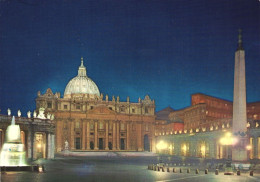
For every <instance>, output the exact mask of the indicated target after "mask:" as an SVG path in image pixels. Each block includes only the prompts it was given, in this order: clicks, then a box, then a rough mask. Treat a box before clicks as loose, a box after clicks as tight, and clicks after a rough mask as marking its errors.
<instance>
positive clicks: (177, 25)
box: [0, 0, 260, 116]
mask: <svg viewBox="0 0 260 182" xmlns="http://www.w3.org/2000/svg"><path fill="white" fill-rule="evenodd" d="M239 28H241V29H242V30H243V46H244V49H245V52H246V77H247V78H246V79H247V101H248V102H255V101H260V73H259V72H260V2H259V0H210V1H209V0H169V1H166V0H157V1H152V0H149V1H148V0H146V1H141V0H136V1H135V0H132V1H123V0H122V1H121V0H113V1H95V0H93V1H87V0H82V1H79V0H77V1H75V0H63V1H56V0H0V109H1V110H2V111H1V113H2V114H6V113H7V108H11V110H12V114H14V115H17V110H18V109H21V111H22V115H23V116H25V115H26V113H25V112H27V111H28V110H31V111H33V110H34V109H35V98H36V96H37V91H38V90H40V91H41V93H43V92H45V91H46V89H47V88H49V87H50V88H51V89H52V90H53V91H54V92H60V93H61V95H62V96H63V93H64V89H65V87H66V84H67V83H68V82H69V80H70V79H71V78H73V77H75V76H76V75H77V70H78V67H79V65H80V58H81V57H84V64H85V66H86V67H87V74H88V76H89V77H90V78H91V79H92V80H93V81H94V82H95V83H96V84H97V86H98V87H99V90H100V92H101V93H103V94H104V95H105V94H108V95H109V99H110V100H111V98H112V95H115V97H116V96H118V95H119V96H120V100H122V101H126V97H127V96H129V97H130V101H131V102H138V97H141V98H142V99H143V98H144V96H145V95H146V94H148V95H149V96H150V97H151V99H154V100H155V104H156V111H159V110H161V109H163V108H165V107H168V106H171V107H172V108H173V109H181V108H184V107H187V106H189V105H190V95H191V94H193V93H198V92H200V93H204V94H207V95H212V96H215V97H219V98H223V99H226V100H230V101H232V100H233V77H234V70H233V69H234V54H235V50H236V48H237V40H238V38H237V37H238V29H239Z"/></svg>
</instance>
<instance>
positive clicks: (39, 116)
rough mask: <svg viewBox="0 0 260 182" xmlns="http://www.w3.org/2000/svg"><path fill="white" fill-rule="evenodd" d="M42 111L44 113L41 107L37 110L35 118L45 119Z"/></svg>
mask: <svg viewBox="0 0 260 182" xmlns="http://www.w3.org/2000/svg"><path fill="white" fill-rule="evenodd" d="M44 111H45V109H44V108H43V107H41V108H40V109H39V114H38V116H37V118H40V119H46V117H45V115H44Z"/></svg>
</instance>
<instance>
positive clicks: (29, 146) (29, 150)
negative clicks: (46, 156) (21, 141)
mask: <svg viewBox="0 0 260 182" xmlns="http://www.w3.org/2000/svg"><path fill="white" fill-rule="evenodd" d="M32 146H33V145H32V131H31V128H30V127H29V130H28V132H27V157H28V158H32Z"/></svg>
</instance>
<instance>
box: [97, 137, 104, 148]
mask: <svg viewBox="0 0 260 182" xmlns="http://www.w3.org/2000/svg"><path fill="white" fill-rule="evenodd" d="M98 148H99V150H104V146H103V138H99V139H98Z"/></svg>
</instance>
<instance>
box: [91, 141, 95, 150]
mask: <svg viewBox="0 0 260 182" xmlns="http://www.w3.org/2000/svg"><path fill="white" fill-rule="evenodd" d="M90 149H91V150H94V142H93V141H91V142H90Z"/></svg>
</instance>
